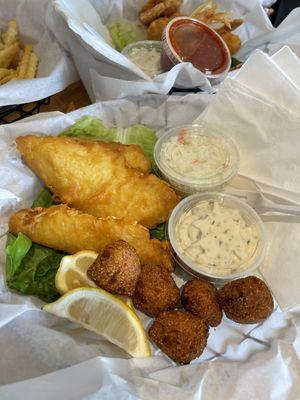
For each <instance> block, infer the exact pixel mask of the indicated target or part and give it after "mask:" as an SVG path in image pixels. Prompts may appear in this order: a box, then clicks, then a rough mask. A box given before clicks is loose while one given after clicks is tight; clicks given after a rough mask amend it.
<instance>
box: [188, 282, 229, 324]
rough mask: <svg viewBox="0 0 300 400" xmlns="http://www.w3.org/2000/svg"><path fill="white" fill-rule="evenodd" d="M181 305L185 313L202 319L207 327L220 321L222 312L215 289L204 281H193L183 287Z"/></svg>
mask: <svg viewBox="0 0 300 400" xmlns="http://www.w3.org/2000/svg"><path fill="white" fill-rule="evenodd" d="M181 303H182V305H183V307H184V308H185V310H186V311H189V312H191V313H192V314H194V315H196V316H197V317H199V318H202V319H203V320H204V321H205V322H206V323H207V324H208V325H210V326H217V325H219V324H220V323H221V320H222V310H221V307H220V305H219V301H218V292H217V289H216V288H215V287H214V285H212V284H211V283H209V282H208V281H205V280H204V279H193V280H191V281H189V282H187V283H186V284H185V285H184V286H183V290H182V294H181Z"/></svg>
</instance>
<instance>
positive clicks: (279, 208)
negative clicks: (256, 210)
mask: <svg viewBox="0 0 300 400" xmlns="http://www.w3.org/2000/svg"><path fill="white" fill-rule="evenodd" d="M260 211H262V212H264V213H265V212H269V211H276V212H281V213H283V214H290V215H300V206H287V205H284V206H283V205H277V204H272V205H270V206H263V207H262V208H261V209H260Z"/></svg>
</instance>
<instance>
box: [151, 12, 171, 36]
mask: <svg viewBox="0 0 300 400" xmlns="http://www.w3.org/2000/svg"><path fill="white" fill-rule="evenodd" d="M169 21H170V19H169V18H166V17H161V18H158V19H156V20H155V21H152V22H151V24H150V25H149V27H148V31H147V37H148V40H162V35H163V32H164V29H165V27H166V26H167V25H168V23H169Z"/></svg>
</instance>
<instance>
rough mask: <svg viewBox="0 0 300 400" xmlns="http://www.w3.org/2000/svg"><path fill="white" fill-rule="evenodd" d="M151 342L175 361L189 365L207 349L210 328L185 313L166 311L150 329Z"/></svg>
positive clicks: (200, 320) (193, 316)
mask: <svg viewBox="0 0 300 400" xmlns="http://www.w3.org/2000/svg"><path fill="white" fill-rule="evenodd" d="M149 336H150V338H151V340H152V341H153V342H154V343H155V344H156V345H157V346H158V347H159V348H160V349H161V350H162V351H163V352H164V353H165V354H167V356H169V357H170V358H171V359H172V360H173V361H175V362H177V363H179V364H188V363H190V362H191V361H192V360H193V359H195V358H197V357H199V356H200V355H201V354H202V353H203V350H204V349H205V347H206V343H207V338H208V326H207V325H206V323H205V322H204V321H203V320H202V319H200V318H198V317H196V316H195V315H193V314H191V313H189V312H184V311H164V312H162V313H160V314H159V316H158V317H157V318H156V319H155V321H154V323H153V324H152V326H151V328H150V329H149Z"/></svg>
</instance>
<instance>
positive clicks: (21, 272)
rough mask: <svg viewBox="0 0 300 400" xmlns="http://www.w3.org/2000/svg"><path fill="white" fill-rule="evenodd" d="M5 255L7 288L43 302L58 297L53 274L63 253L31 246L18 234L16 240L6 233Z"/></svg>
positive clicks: (35, 245)
mask: <svg viewBox="0 0 300 400" xmlns="http://www.w3.org/2000/svg"><path fill="white" fill-rule="evenodd" d="M29 244H30V246H29ZM6 254H7V259H6V279H7V285H8V287H9V288H11V289H14V290H17V291H18V292H21V293H23V294H27V295H34V296H37V297H39V298H40V299H41V300H44V301H46V302H51V301H54V300H55V299H56V298H58V296H59V293H58V292H57V290H56V287H55V275H56V272H57V269H58V267H59V264H60V261H61V259H62V257H63V256H64V255H65V254H64V253H62V252H59V251H56V250H52V249H49V248H47V247H44V246H40V245H38V244H35V243H34V244H31V240H30V239H29V238H27V237H26V236H25V235H23V234H22V233H19V234H18V237H15V236H14V235H12V234H8V238H7V245H6Z"/></svg>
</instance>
